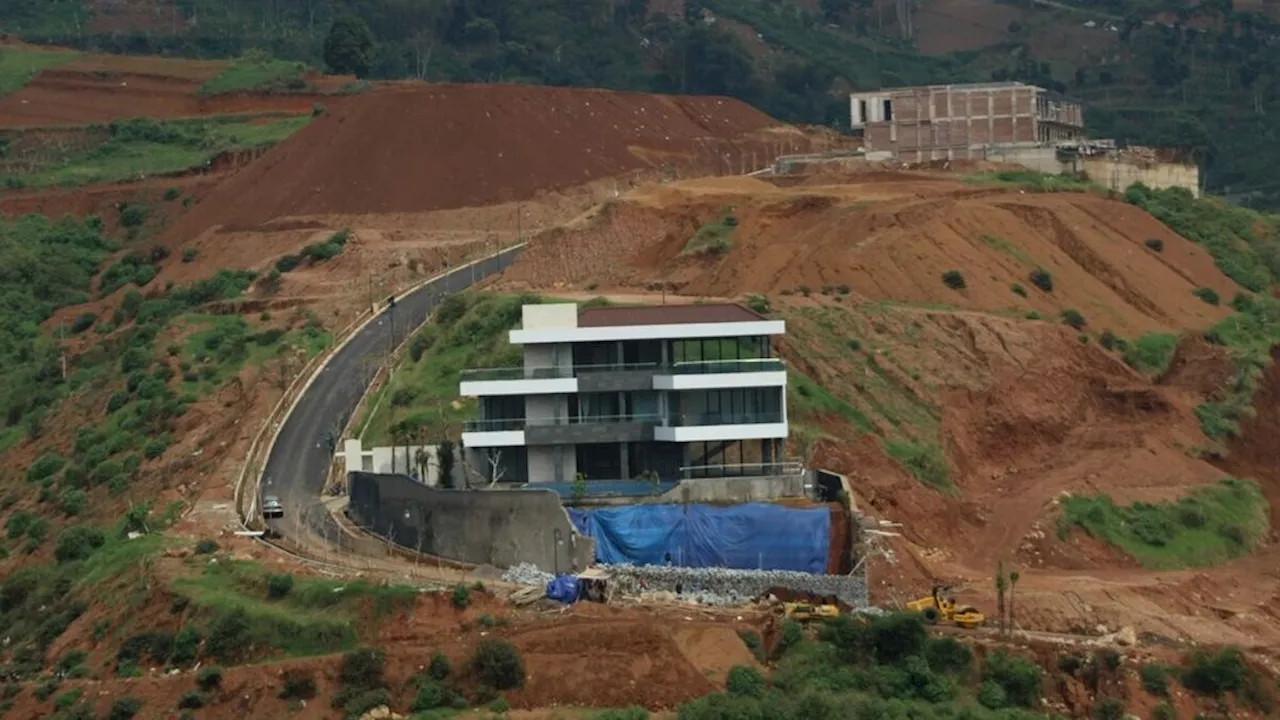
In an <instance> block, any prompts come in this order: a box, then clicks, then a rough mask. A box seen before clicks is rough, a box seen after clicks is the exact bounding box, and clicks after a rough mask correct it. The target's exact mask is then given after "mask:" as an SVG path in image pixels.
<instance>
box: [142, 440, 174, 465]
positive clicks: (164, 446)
mask: <svg viewBox="0 0 1280 720" xmlns="http://www.w3.org/2000/svg"><path fill="white" fill-rule="evenodd" d="M168 449H169V440H168V439H167V438H165V437H164V436H160V437H157V438H154V439H152V440H149V441H147V446H146V447H145V448H143V450H142V454H144V455H146V456H147V459H148V460H155V459H156V458H158V457H160V456H161V455H164V451H165V450H168Z"/></svg>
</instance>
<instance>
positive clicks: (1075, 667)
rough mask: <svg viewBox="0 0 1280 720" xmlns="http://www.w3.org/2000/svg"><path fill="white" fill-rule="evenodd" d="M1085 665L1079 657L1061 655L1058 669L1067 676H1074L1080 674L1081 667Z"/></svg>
mask: <svg viewBox="0 0 1280 720" xmlns="http://www.w3.org/2000/svg"><path fill="white" fill-rule="evenodd" d="M1082 665H1084V661H1083V660H1081V659H1080V657H1079V656H1078V655H1059V656H1058V669H1059V670H1061V671H1062V672H1064V673H1066V674H1067V675H1071V676H1074V675H1075V674H1076V673H1077V672H1080V667H1081V666H1082Z"/></svg>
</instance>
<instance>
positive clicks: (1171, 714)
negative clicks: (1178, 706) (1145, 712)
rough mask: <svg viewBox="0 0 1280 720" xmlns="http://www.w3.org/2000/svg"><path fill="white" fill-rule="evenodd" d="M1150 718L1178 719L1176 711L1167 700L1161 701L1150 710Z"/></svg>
mask: <svg viewBox="0 0 1280 720" xmlns="http://www.w3.org/2000/svg"><path fill="white" fill-rule="evenodd" d="M1151 720H1178V713H1177V712H1175V711H1174V709H1173V706H1172V705H1170V704H1169V703H1168V702H1162V703H1160V704H1159V705H1157V706H1155V708H1154V709H1153V710H1152V711H1151Z"/></svg>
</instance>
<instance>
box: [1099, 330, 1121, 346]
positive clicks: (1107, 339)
mask: <svg viewBox="0 0 1280 720" xmlns="http://www.w3.org/2000/svg"><path fill="white" fill-rule="evenodd" d="M1120 342H1121V340H1120V338H1118V337H1116V334H1115V333H1113V332H1111V331H1110V330H1103V331H1102V334H1101V335H1099V336H1098V344H1099V345H1101V346H1102V347H1103V349H1105V350H1115V349H1116V347H1117V346H1118V345H1119V343H1120Z"/></svg>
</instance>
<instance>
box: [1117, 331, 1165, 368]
mask: <svg viewBox="0 0 1280 720" xmlns="http://www.w3.org/2000/svg"><path fill="white" fill-rule="evenodd" d="M1177 347H1178V336H1177V335H1171V334H1169V333H1147V334H1146V335H1143V336H1142V337H1140V338H1138V339H1137V340H1134V341H1133V342H1132V343H1130V344H1129V348H1128V349H1127V350H1126V351H1125V353H1124V361H1125V363H1126V364H1128V365H1129V367H1131V368H1133V369H1134V370H1137V371H1138V372H1144V373H1148V374H1153V375H1159V374H1160V373H1163V372H1164V371H1165V368H1167V367H1169V361H1170V360H1172V359H1173V351H1174V350H1175V349H1176V348H1177Z"/></svg>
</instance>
